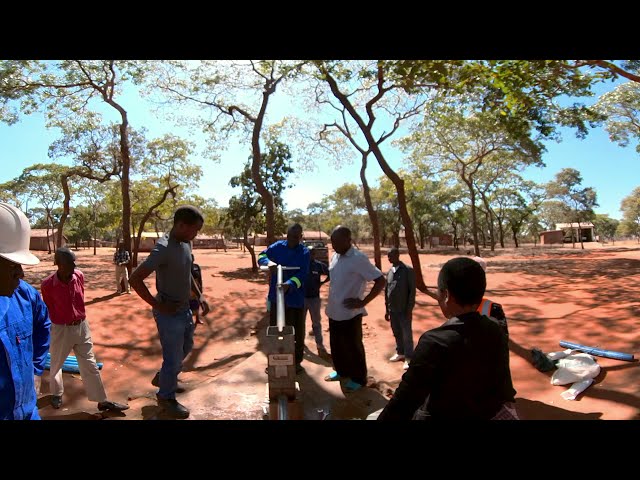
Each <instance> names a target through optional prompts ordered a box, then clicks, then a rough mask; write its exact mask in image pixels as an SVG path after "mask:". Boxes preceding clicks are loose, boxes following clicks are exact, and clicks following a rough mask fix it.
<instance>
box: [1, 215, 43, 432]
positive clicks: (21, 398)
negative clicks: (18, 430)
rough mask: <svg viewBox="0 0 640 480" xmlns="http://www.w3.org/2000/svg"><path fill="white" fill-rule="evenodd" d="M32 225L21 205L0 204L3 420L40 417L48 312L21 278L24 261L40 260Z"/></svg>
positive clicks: (30, 287) (37, 295) (35, 262)
mask: <svg viewBox="0 0 640 480" xmlns="http://www.w3.org/2000/svg"><path fill="white" fill-rule="evenodd" d="M30 236H31V227H30V226H29V221H28V220H27V217H26V216H25V215H24V213H22V212H21V211H20V210H19V209H17V208H15V207H14V206H12V205H9V204H6V203H0V420H39V419H40V415H38V407H37V406H36V400H37V394H36V390H35V384H34V375H38V376H40V375H42V372H43V370H44V364H45V358H46V355H47V351H48V350H49V330H50V326H51V321H50V320H49V312H48V310H47V306H46V305H45V303H44V301H43V300H42V298H41V297H40V294H39V293H38V291H37V290H36V289H35V288H33V287H32V286H31V285H29V284H28V283H26V282H25V281H23V280H22V277H23V276H24V272H23V271H22V266H21V265H35V264H37V263H39V262H40V260H38V258H37V257H36V256H34V255H32V254H31V253H30V252H29V239H30Z"/></svg>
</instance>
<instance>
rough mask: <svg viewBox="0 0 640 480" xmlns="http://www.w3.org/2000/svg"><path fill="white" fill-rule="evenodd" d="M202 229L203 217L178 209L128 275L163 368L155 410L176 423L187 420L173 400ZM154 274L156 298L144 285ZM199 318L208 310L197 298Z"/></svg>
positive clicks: (188, 333)
mask: <svg viewBox="0 0 640 480" xmlns="http://www.w3.org/2000/svg"><path fill="white" fill-rule="evenodd" d="M203 224H204V217H203V216H202V213H200V211H199V210H198V209H197V208H195V207H192V206H190V205H185V206H182V207H179V208H178V209H177V210H176V212H175V214H174V216H173V228H172V229H171V231H170V232H169V233H168V234H167V235H165V236H164V237H163V238H161V239H160V240H158V242H157V243H156V246H155V247H154V248H153V250H152V251H151V253H150V254H149V256H148V257H147V259H146V260H145V261H144V262H142V263H141V264H140V265H139V266H138V268H136V269H135V271H134V272H133V273H132V274H131V278H130V279H129V284H130V285H131V287H132V288H133V289H134V290H135V291H136V293H137V294H138V295H140V298H142V299H143V300H144V301H145V302H147V303H148V304H149V305H150V306H151V308H152V309H153V317H154V318H155V321H156V325H157V327H158V335H159V337H160V344H161V345H162V368H161V369H160V372H158V374H156V376H155V377H154V379H153V380H152V381H151V383H152V384H153V385H155V386H157V387H159V391H158V393H157V395H156V396H157V398H158V406H159V407H160V408H161V409H163V410H164V411H165V412H166V413H167V414H169V415H170V416H172V417H174V418H187V417H188V416H189V410H187V409H186V408H185V407H184V405H181V404H180V403H178V401H177V400H176V392H179V391H180V390H179V387H178V374H179V373H180V371H181V370H182V361H183V360H184V358H185V357H186V356H187V355H188V354H189V352H190V351H191V349H192V348H193V330H194V327H193V320H192V316H191V311H190V310H189V294H190V291H191V281H192V280H191V263H192V258H191V247H190V245H189V242H190V241H191V240H193V239H194V238H195V237H196V235H197V234H198V231H199V230H200V229H201V228H202V225H203ZM154 271H155V272H156V290H157V291H158V293H157V295H156V296H155V297H154V296H153V295H152V294H151V292H149V289H148V288H147V286H146V285H145V283H144V279H145V278H147V277H148V276H149V275H151V273H153V272H154ZM200 301H201V304H202V311H203V315H206V314H207V313H209V305H208V304H207V302H206V301H205V300H204V298H200Z"/></svg>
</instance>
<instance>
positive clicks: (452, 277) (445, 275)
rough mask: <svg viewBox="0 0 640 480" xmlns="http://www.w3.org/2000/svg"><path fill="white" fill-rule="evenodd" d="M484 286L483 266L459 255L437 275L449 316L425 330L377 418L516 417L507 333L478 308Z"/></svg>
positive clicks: (444, 312) (440, 292) (439, 291)
mask: <svg viewBox="0 0 640 480" xmlns="http://www.w3.org/2000/svg"><path fill="white" fill-rule="evenodd" d="M485 288H486V277H485V273H484V270H483V269H482V267H481V266H480V265H479V264H478V263H477V262H475V261H474V260H472V259H470V258H464V257H457V258H453V259H451V260H449V261H448V262H447V263H445V264H444V266H443V267H442V270H440V274H439V275H438V297H439V302H438V303H439V304H440V309H441V310H442V313H443V314H444V315H445V317H447V318H448V320H447V321H446V322H445V323H444V324H443V325H442V326H440V327H437V328H434V329H432V330H429V331H427V332H425V333H424V334H423V335H422V336H421V337H420V341H419V342H418V345H417V347H416V349H415V352H414V355H413V358H412V360H411V363H410V364H409V369H408V370H407V371H406V372H405V374H404V375H403V376H402V381H401V382H400V385H399V386H398V388H397V390H396V391H395V392H394V395H393V397H392V398H391V400H390V401H389V403H388V404H387V406H386V407H385V408H384V410H383V411H382V412H381V413H380V415H379V417H378V419H379V420H410V419H412V418H413V419H429V418H433V419H485V420H489V419H492V418H500V419H504V418H512V419H516V418H517V415H516V414H515V412H514V411H513V412H512V411H511V408H510V407H509V406H508V404H509V403H510V402H514V401H515V394H516V391H515V390H514V388H513V383H512V381H511V372H510V370H509V348H508V345H507V336H506V335H505V333H504V331H503V329H502V328H501V327H500V325H498V323H496V322H495V321H493V320H491V319H489V318H488V317H487V316H485V315H481V314H479V313H478V312H477V308H478V305H479V304H480V302H481V300H482V296H483V295H484V291H485Z"/></svg>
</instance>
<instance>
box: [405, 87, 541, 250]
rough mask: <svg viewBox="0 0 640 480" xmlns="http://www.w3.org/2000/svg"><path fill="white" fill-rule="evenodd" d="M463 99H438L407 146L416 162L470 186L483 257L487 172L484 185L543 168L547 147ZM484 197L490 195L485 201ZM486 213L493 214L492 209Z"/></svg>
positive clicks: (475, 237) (473, 221) (475, 238)
mask: <svg viewBox="0 0 640 480" xmlns="http://www.w3.org/2000/svg"><path fill="white" fill-rule="evenodd" d="M461 100H465V99H460V98H457V99H456V98H451V97H449V98H446V99H445V98H442V99H438V98H436V99H435V100H434V101H433V102H431V103H430V104H429V110H428V112H427V114H426V116H425V118H424V120H423V122H422V123H421V124H420V125H419V126H418V127H416V128H414V129H413V131H412V133H411V135H410V136H408V137H406V138H404V139H403V140H402V141H401V144H402V146H403V148H404V149H405V150H409V151H411V156H412V157H413V160H414V162H415V163H419V162H421V161H424V162H430V163H431V164H432V165H433V167H434V169H436V170H440V171H442V172H451V173H455V174H456V175H457V176H458V178H459V179H460V180H461V181H462V183H464V185H466V187H467V191H468V194H469V202H470V206H471V224H472V232H473V244H474V250H475V254H476V255H477V256H480V246H479V242H478V218H477V213H476V212H477V205H476V202H477V196H478V187H477V185H476V183H477V182H478V178H479V177H480V176H481V175H482V174H483V173H484V176H485V182H484V184H485V185H492V184H493V183H494V182H495V181H496V180H497V179H498V178H500V176H502V175H504V174H505V172H508V171H515V170H518V169H521V168H523V167H524V166H527V165H538V166H540V165H542V160H541V153H542V150H543V146H542V144H541V143H540V142H539V140H535V139H532V138H531V137H530V132H529V131H522V130H521V129H520V124H519V123H518V124H516V125H515V126H513V128H510V127H511V126H510V125H508V124H504V123H502V122H500V121H498V119H497V118H496V115H495V113H494V112H493V111H487V112H482V111H477V110H476V109H475V106H474V105H475V104H474V100H473V99H467V100H465V101H463V102H461ZM476 101H477V100H476ZM487 188H488V187H487ZM482 195H485V191H484V190H481V195H480V196H481V198H482ZM486 212H487V214H490V209H489V208H487V210H486ZM487 223H488V224H491V223H492V219H491V218H488V219H487ZM491 228H492V227H491Z"/></svg>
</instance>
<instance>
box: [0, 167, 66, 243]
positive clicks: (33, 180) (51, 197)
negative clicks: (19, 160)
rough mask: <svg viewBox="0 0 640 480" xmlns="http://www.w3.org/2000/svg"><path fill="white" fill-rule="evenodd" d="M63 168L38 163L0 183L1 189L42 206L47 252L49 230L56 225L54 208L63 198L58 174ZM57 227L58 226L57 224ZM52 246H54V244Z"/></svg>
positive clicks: (56, 207)
mask: <svg viewBox="0 0 640 480" xmlns="http://www.w3.org/2000/svg"><path fill="white" fill-rule="evenodd" d="M64 170H65V167H62V166H60V165H55V164H52V163H50V164H43V163H38V164H35V165H32V166H30V167H27V168H25V169H24V170H23V171H22V174H20V176H19V177H17V178H15V179H13V180H11V181H10V182H6V183H5V184H3V185H0V188H1V189H5V188H6V189H7V190H9V191H13V192H15V193H17V194H22V195H25V196H26V197H28V198H29V199H31V200H35V202H36V203H37V204H38V205H40V206H41V207H42V209H43V212H44V214H45V217H44V218H45V225H46V230H47V249H48V252H49V253H51V244H50V242H49V231H53V230H54V229H55V228H56V225H58V222H57V219H58V215H55V217H56V218H54V210H56V209H59V207H60V205H61V203H62V199H63V193H62V184H61V181H60V175H61V173H62V172H63V171H64ZM58 228H60V227H59V225H58ZM53 246H54V247H55V244H54V245H53Z"/></svg>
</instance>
